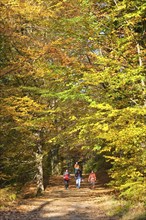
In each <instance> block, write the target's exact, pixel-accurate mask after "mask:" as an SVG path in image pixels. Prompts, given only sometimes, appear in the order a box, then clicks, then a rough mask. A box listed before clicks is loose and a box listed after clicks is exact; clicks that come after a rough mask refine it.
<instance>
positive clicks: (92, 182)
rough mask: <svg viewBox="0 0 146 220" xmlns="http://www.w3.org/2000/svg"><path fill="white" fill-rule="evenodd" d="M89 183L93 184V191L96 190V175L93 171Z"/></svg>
mask: <svg viewBox="0 0 146 220" xmlns="http://www.w3.org/2000/svg"><path fill="white" fill-rule="evenodd" d="M88 182H89V183H90V184H91V189H94V188H95V182H96V174H95V173H94V171H93V170H92V171H91V173H90V174H89V177H88Z"/></svg>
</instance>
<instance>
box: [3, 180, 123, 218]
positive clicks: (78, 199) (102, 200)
mask: <svg viewBox="0 0 146 220" xmlns="http://www.w3.org/2000/svg"><path fill="white" fill-rule="evenodd" d="M114 206H115V207H116V202H114V201H113V200H112V191H111V189H106V188H104V187H101V186H100V185H98V183H97V185H96V188H95V189H94V190H91V189H90V188H89V185H88V182H87V177H85V178H84V182H82V184H81V188H80V189H77V188H76V187H75V179H74V177H73V176H72V178H71V181H70V187H69V189H68V190H66V189H65V188H64V185H63V180H62V176H59V177H53V178H52V179H51V180H50V181H49V186H48V187H47V188H46V190H45V194H44V195H43V196H41V197H37V198H28V199H24V200H22V201H21V202H20V204H19V205H18V206H17V207H16V208H15V209H13V210H7V211H2V212H0V220H18V219H19V220H118V219H119V217H118V216H110V215H111V211H112V209H113V207H114Z"/></svg>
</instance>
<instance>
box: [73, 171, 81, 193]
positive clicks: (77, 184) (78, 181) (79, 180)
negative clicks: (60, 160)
mask: <svg viewBox="0 0 146 220" xmlns="http://www.w3.org/2000/svg"><path fill="white" fill-rule="evenodd" d="M75 180H76V187H77V188H78V189H79V188H80V186H81V181H82V171H81V170H77V172H76V173H75Z"/></svg>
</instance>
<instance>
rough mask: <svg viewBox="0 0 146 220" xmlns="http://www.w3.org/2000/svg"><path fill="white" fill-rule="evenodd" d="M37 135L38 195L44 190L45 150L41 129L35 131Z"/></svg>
mask: <svg viewBox="0 0 146 220" xmlns="http://www.w3.org/2000/svg"><path fill="white" fill-rule="evenodd" d="M35 136H36V139H37V140H36V152H35V157H36V169H37V175H36V182H37V195H41V194H42V193H43V192H44V183H43V151H42V148H43V146H42V143H41V131H37V132H36V133H35Z"/></svg>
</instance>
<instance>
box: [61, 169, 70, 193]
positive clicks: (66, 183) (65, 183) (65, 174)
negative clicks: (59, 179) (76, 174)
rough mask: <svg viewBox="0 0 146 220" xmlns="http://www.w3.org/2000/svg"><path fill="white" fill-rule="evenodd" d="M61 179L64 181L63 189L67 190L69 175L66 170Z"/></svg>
mask: <svg viewBox="0 0 146 220" xmlns="http://www.w3.org/2000/svg"><path fill="white" fill-rule="evenodd" d="M63 179H64V186H65V189H68V187H69V180H70V174H69V172H68V170H66V171H65V172H64V174H63Z"/></svg>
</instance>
